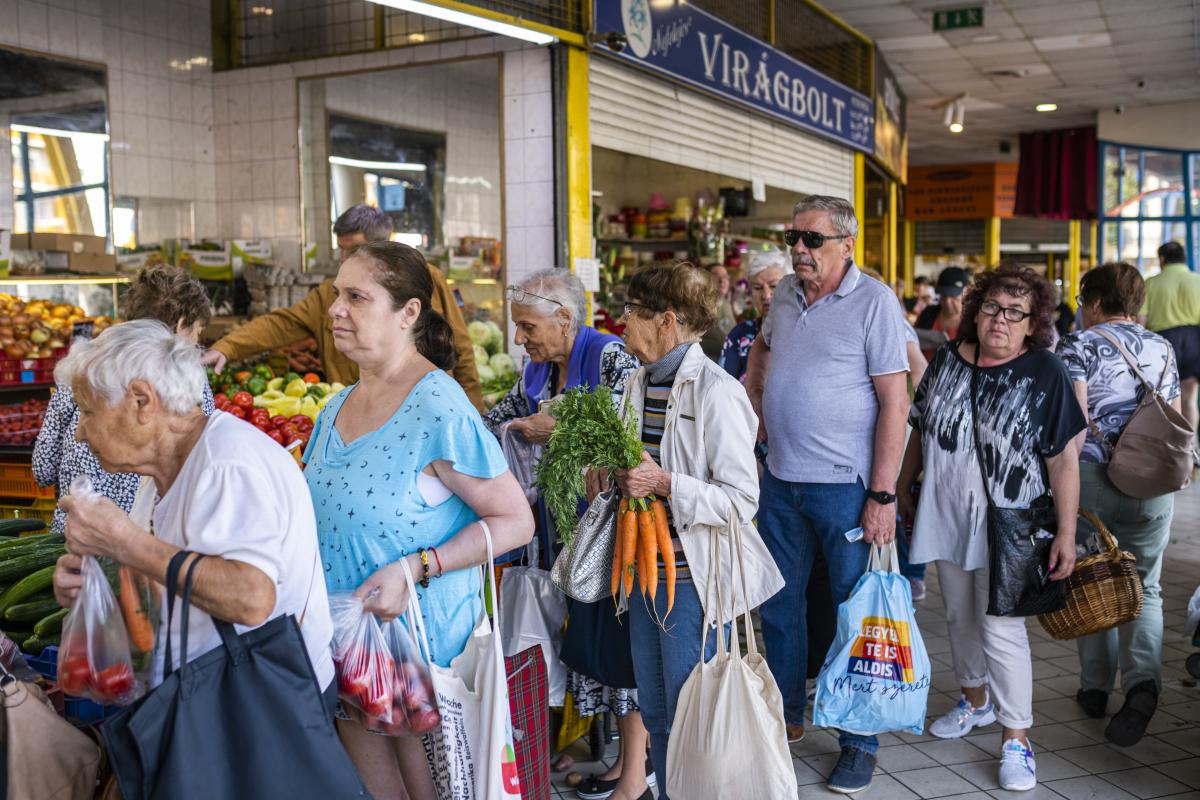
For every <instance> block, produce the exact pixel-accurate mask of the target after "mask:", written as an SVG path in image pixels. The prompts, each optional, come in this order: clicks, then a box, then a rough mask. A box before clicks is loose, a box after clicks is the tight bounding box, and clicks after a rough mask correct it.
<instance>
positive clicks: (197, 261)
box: [175, 242, 233, 281]
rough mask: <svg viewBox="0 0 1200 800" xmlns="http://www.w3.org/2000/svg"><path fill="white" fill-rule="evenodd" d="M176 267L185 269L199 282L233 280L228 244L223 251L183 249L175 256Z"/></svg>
mask: <svg viewBox="0 0 1200 800" xmlns="http://www.w3.org/2000/svg"><path fill="white" fill-rule="evenodd" d="M175 263H176V265H177V266H180V267H186V268H187V269H189V270H190V271H191V273H192V275H194V276H196V277H197V278H199V279H201V280H206V281H230V280H233V254H232V253H231V252H230V251H229V243H228V242H226V243H225V248H224V249H223V250H196V249H194V248H190V247H189V248H184V249H182V250H180V251H179V253H178V255H177V256H176V262H175Z"/></svg>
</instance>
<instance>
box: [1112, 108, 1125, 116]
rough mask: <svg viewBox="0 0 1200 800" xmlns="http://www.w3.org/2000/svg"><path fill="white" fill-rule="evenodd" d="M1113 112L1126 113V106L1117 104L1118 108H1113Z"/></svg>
mask: <svg viewBox="0 0 1200 800" xmlns="http://www.w3.org/2000/svg"><path fill="white" fill-rule="evenodd" d="M1113 113H1114V114H1124V113H1125V106H1117V107H1116V108H1114V109H1113Z"/></svg>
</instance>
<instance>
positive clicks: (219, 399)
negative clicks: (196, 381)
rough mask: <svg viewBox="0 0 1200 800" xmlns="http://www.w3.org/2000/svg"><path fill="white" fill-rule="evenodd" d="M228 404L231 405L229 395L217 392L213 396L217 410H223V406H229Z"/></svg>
mask: <svg viewBox="0 0 1200 800" xmlns="http://www.w3.org/2000/svg"><path fill="white" fill-rule="evenodd" d="M228 404H229V396H228V395H226V394H224V393H222V392H217V393H216V394H214V395H213V405H214V406H216V407H217V408H221V407H222V406H223V405H228Z"/></svg>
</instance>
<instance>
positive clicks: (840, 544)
mask: <svg viewBox="0 0 1200 800" xmlns="http://www.w3.org/2000/svg"><path fill="white" fill-rule="evenodd" d="M866 500H867V490H866V487H865V486H863V483H862V481H861V480H859V481H858V482H856V483H791V482H789V481H783V480H780V479H779V478H776V477H775V476H774V475H772V474H771V472H770V470H764V472H763V477H762V491H761V492H760V494H759V501H758V531H759V533H760V534H761V535H762V538H763V541H764V542H765V543H766V545H767V549H768V550H769V551H770V553H771V555H772V556H773V557H774V559H775V564H776V566H778V567H779V571H780V572H782V573H783V579H784V587H783V589H782V590H780V591H779V593H778V594H776V595H775V596H774V597H772V598H771V599H770V600H768V601H767V602H765V603H763V605H762V608H761V609H760V610H759V613H760V614H761V615H762V633H763V643H764V644H765V645H766V648H767V654H766V655H767V664H768V665H769V666H770V667H771V673H772V674H773V675H774V676H775V680H776V681H777V682H778V683H779V690H780V692H782V694H783V717H784V719H785V720H786V721H787V723H788V724H789V725H803V724H804V708H805V706H806V705H807V700H808V696H807V691H806V674H807V664H808V625H807V622H806V619H805V614H806V612H807V607H806V606H807V604H806V601H805V592H806V591H807V589H808V578H809V575H810V574H811V573H812V566H813V559H814V558H815V556H816V553H817V548H820V550H821V552H822V553H823V554H824V556H825V563H826V564H827V565H828V568H829V586H830V590H831V592H832V593H833V604H834V605H835V606H836V605H839V604H840V603H841V602H842V601H843V600H845V599H846V598H847V597H849V596H850V592H851V590H852V589H854V585H855V584H856V583H858V579H859V578H861V577H862V574H863V573H864V572H865V571H866V569H867V557H868V555H869V553H870V548H869V546H868V545H867V543H866V542H862V541H858V542H848V541H846V536H845V533H846V531H848V530H851V529H853V528H857V527H858V525H859V519H860V517H861V516H862V509H863V504H864V503H865V502H866ZM639 688H640V687H639ZM839 741H840V743H841V745H842V747H857V748H859V749H860V750H865V751H867V752H868V753H874V752H875V751H876V750H877V749H878V747H879V741H878V739H876V738H875V737H874V736H859V735H857V734H852V733H845V732H842V733H841V734H840V736H839Z"/></svg>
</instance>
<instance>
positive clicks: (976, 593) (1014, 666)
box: [934, 561, 1033, 729]
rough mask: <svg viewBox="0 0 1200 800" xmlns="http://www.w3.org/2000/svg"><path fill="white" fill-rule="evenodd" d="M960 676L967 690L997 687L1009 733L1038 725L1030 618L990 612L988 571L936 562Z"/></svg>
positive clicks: (994, 695) (994, 689)
mask: <svg viewBox="0 0 1200 800" xmlns="http://www.w3.org/2000/svg"><path fill="white" fill-rule="evenodd" d="M934 564H935V565H936V566H937V572H938V582H939V583H940V584H941V587H942V602H943V603H944V604H945V606H946V628H947V634H948V635H949V637H950V654H951V657H952V658H953V660H954V672H955V675H956V676H957V678H958V682H959V684H960V685H962V686H965V687H968V688H970V687H975V686H983V685H984V684H988V685H990V686H991V696H992V702H993V703H995V705H996V718H997V719H998V720H1000V724H1001V725H1003V726H1004V727H1006V728H1013V729H1024V728H1029V727H1032V726H1033V659H1032V656H1031V655H1030V652H1029V637H1028V635H1027V633H1026V631H1025V618H1024V617H993V616H989V615H988V613H987V606H988V571H987V570H986V569H977V570H974V571H972V572H968V571H966V570H963V569H960V568H959V567H957V566H955V565H954V564H951V563H950V562H949V561H935V562H934Z"/></svg>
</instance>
